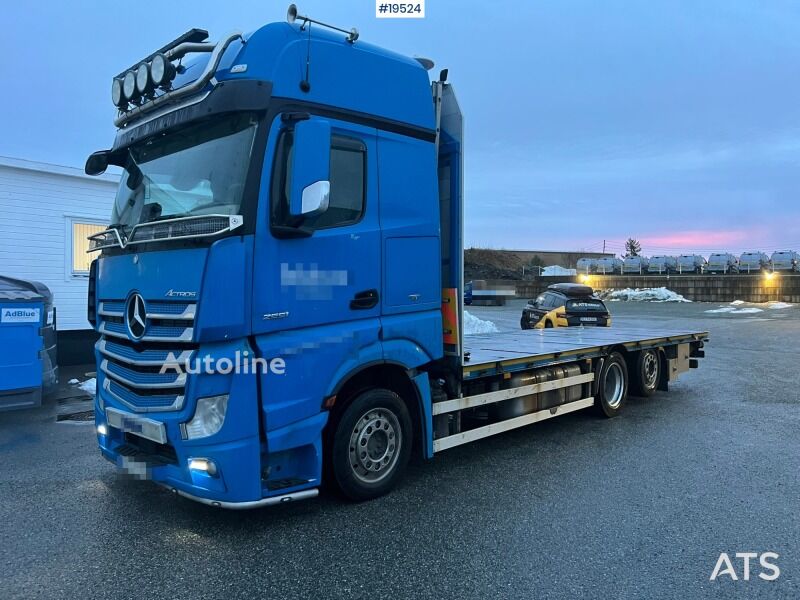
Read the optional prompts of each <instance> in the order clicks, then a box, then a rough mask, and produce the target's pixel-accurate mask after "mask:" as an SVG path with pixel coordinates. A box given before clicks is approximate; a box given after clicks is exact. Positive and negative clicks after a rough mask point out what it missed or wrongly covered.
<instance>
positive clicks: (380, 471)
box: [349, 408, 403, 483]
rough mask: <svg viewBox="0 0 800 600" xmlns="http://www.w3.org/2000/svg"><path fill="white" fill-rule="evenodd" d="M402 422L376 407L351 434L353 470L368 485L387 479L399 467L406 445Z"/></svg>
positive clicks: (350, 454)
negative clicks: (401, 448) (401, 453)
mask: <svg viewBox="0 0 800 600" xmlns="http://www.w3.org/2000/svg"><path fill="white" fill-rule="evenodd" d="M402 442H403V440H402V434H401V431H400V422H399V421H398V419H397V416H396V415H395V414H394V413H393V412H392V411H390V410H388V409H386V408H373V409H371V410H369V411H367V412H366V413H364V414H363V415H362V416H361V418H360V419H358V421H356V425H355V427H353V432H352V433H351V434H350V446H349V456H350V468H351V469H352V471H353V474H354V475H355V476H356V478H357V479H359V480H360V481H362V482H364V483H377V482H379V481H381V480H383V479H384V478H386V477H387V476H388V475H389V474H390V473H391V472H392V469H393V468H394V466H395V465H396V464H397V460H398V457H399V455H400V447H401V444H402Z"/></svg>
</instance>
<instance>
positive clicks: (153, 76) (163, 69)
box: [150, 54, 175, 87]
mask: <svg viewBox="0 0 800 600" xmlns="http://www.w3.org/2000/svg"><path fill="white" fill-rule="evenodd" d="M174 78H175V65H173V64H172V63H171V62H170V61H169V59H168V58H167V57H166V56H165V55H164V54H156V55H155V56H154V57H153V60H152V62H151V63H150V81H152V82H153V85H154V86H156V87H161V86H165V85H167V84H169V82H170V81H172V80H173V79H174Z"/></svg>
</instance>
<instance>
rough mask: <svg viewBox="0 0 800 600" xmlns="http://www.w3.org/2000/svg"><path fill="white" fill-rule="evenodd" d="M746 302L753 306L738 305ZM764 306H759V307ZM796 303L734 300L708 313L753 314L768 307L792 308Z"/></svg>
mask: <svg viewBox="0 0 800 600" xmlns="http://www.w3.org/2000/svg"><path fill="white" fill-rule="evenodd" d="M745 304H750V305H751V306H748V307H745V308H737V307H738V306H743V305H745ZM759 306H760V307H762V308H758V307H759ZM793 306H794V304H789V303H788V302H775V301H772V302H764V303H762V304H757V303H755V302H745V301H744V300H734V301H733V302H731V303H730V304H728V305H727V306H720V307H719V308H712V309H711V310H707V311H705V312H707V313H728V314H736V315H752V314H755V313H760V312H764V308H768V309H770V310H782V309H784V308H792V307H793Z"/></svg>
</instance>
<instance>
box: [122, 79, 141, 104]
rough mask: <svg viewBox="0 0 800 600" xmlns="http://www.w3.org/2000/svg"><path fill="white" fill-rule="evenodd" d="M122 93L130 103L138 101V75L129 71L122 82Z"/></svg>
mask: <svg viewBox="0 0 800 600" xmlns="http://www.w3.org/2000/svg"><path fill="white" fill-rule="evenodd" d="M122 93H123V95H124V96H125V99H126V100H128V101H129V102H131V101H134V100H137V99H138V98H139V94H137V93H136V73H134V72H133V71H128V72H127V73H125V77H124V78H123V80H122Z"/></svg>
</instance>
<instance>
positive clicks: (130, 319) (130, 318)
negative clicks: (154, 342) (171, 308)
mask: <svg viewBox="0 0 800 600" xmlns="http://www.w3.org/2000/svg"><path fill="white" fill-rule="evenodd" d="M125 322H126V324H127V325H128V334H129V335H130V336H131V339H134V340H140V339H142V337H144V332H145V329H146V328H147V311H146V309H145V307H144V298H142V296H141V295H140V294H131V297H130V298H128V305H127V306H126V308H125Z"/></svg>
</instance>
